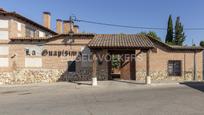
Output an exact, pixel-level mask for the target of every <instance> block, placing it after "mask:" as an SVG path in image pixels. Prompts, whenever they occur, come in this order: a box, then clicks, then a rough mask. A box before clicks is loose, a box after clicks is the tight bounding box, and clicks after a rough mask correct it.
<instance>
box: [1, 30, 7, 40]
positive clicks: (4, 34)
mask: <svg viewBox="0 0 204 115" xmlns="http://www.w3.org/2000/svg"><path fill="white" fill-rule="evenodd" d="M0 40H8V31H0Z"/></svg>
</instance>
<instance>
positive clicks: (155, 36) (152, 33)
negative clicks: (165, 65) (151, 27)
mask: <svg viewBox="0 0 204 115" xmlns="http://www.w3.org/2000/svg"><path fill="white" fill-rule="evenodd" d="M140 34H142V35H147V36H151V37H152V38H155V39H157V40H159V41H160V40H161V38H160V37H158V35H157V33H156V32H154V31H149V32H140Z"/></svg>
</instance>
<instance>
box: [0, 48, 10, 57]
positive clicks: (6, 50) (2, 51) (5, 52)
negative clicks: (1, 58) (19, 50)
mask: <svg viewBox="0 0 204 115" xmlns="http://www.w3.org/2000/svg"><path fill="white" fill-rule="evenodd" d="M8 54H9V47H8V46H0V55H8Z"/></svg>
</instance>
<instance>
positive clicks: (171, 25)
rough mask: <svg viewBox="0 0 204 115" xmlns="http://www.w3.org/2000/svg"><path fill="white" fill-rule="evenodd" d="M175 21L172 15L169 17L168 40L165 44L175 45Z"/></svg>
mask: <svg viewBox="0 0 204 115" xmlns="http://www.w3.org/2000/svg"><path fill="white" fill-rule="evenodd" d="M173 34H174V33H173V21H172V17H171V15H169V19H168V27H167V34H166V39H165V43H168V44H172V43H173V37H174V36H173Z"/></svg>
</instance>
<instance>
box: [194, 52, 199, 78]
mask: <svg viewBox="0 0 204 115" xmlns="http://www.w3.org/2000/svg"><path fill="white" fill-rule="evenodd" d="M194 80H195V81H198V76H197V62H196V51H195V52H194Z"/></svg>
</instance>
